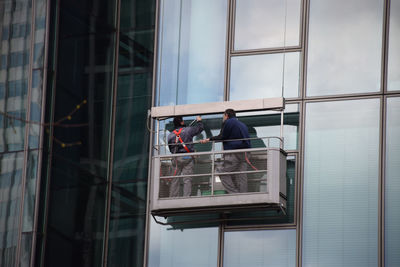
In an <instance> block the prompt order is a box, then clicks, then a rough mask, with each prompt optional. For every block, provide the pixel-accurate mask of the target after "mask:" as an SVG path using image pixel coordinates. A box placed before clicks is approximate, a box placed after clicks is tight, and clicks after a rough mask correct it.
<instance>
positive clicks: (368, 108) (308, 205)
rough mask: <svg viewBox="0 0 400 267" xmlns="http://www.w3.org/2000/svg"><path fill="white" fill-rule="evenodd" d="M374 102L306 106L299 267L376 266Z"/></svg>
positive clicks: (376, 102) (376, 118)
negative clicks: (301, 249)
mask: <svg viewBox="0 0 400 267" xmlns="http://www.w3.org/2000/svg"><path fill="white" fill-rule="evenodd" d="M379 117H380V104H379V99H367V100H354V101H336V102H322V103H309V104H307V106H306V122H305V159H304V160H305V161H304V197H303V199H304V201H303V208H304V210H303V218H304V219H303V223H304V224H303V266H353V267H354V266H360V267H364V266H377V265H378V176H379Z"/></svg>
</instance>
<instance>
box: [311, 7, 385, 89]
mask: <svg viewBox="0 0 400 267" xmlns="http://www.w3.org/2000/svg"><path fill="white" fill-rule="evenodd" d="M382 15H383V1H382V0H340V1H338V0H311V1H310V22H309V41H308V70H307V74H308V77H307V95H308V96H318V95H334V94H351V93H366V92H376V91H379V90H380V77H381V53H382V52H381V47H382V21H383V19H382Z"/></svg>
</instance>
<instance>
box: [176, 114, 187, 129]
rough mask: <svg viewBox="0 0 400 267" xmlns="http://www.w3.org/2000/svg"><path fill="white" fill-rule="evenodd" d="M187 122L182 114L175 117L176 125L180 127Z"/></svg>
mask: <svg viewBox="0 0 400 267" xmlns="http://www.w3.org/2000/svg"><path fill="white" fill-rule="evenodd" d="M184 124H185V123H184V122H183V118H182V116H176V117H175V118H174V126H175V127H180V126H183V125H184Z"/></svg>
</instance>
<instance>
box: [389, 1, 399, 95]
mask: <svg viewBox="0 0 400 267" xmlns="http://www.w3.org/2000/svg"><path fill="white" fill-rule="evenodd" d="M399 48H400V1H391V3H390V30H389V60H388V64H389V66H388V90H400V49H399Z"/></svg>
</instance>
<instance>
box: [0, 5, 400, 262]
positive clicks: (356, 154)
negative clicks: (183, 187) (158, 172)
mask: <svg viewBox="0 0 400 267" xmlns="http://www.w3.org/2000/svg"><path fill="white" fill-rule="evenodd" d="M399 47H400V1H399V0H346V1H343V0H339V1H338V0H279V1H278V0H201V1H199V0H107V1H106V0H90V1H89V0H81V1H76V0H68V1H61V0H0V266H7V267H17V266H18V267H19V266H104V267H107V266H118V267H120V266H149V267H169V266H171V267H180V266H198V267H206V266H207V267H208V266H215V267H222V266H224V267H241V266H243V267H248V266H255V267H258V266H285V267H286V266H287V267H290V266H299V267H301V266H304V267H314V266H324V267H326V266H352V267H353V266H360V267H364V266H380V267H397V266H400V254H399V251H400V141H399V140H400V139H399V137H400V52H399V51H400V50H399ZM276 97H284V98H285V110H284V113H283V124H284V127H283V137H284V142H285V143H284V149H285V151H286V152H287V153H288V157H287V173H286V178H287V198H288V199H287V212H286V214H284V215H282V214H277V213H276V212H275V211H261V212H260V211H253V210H246V209H245V210H242V211H241V212H233V213H230V214H228V215H226V217H224V218H225V219H224V220H208V221H207V222H206V223H204V221H203V222H201V221H202V219H204V218H207V219H210V217H209V214H197V215H183V216H181V217H180V218H175V219H178V220H179V219H181V220H189V221H191V223H190V224H185V225H183V224H179V223H178V224H174V225H173V224H170V223H171V219H170V218H156V217H153V216H152V215H151V213H150V199H151V197H150V188H151V186H152V178H153V177H152V168H154V166H153V165H152V162H151V157H152V155H153V153H154V149H153V148H154V144H155V143H159V142H161V143H162V142H165V140H164V139H163V138H164V136H165V134H166V133H168V132H170V131H171V128H170V127H171V122H172V120H171V118H166V119H165V120H162V121H161V123H160V124H159V125H156V123H155V122H154V121H153V120H152V119H151V117H150V111H149V110H150V109H151V107H166V108H167V107H172V106H176V105H184V104H205V103H210V102H223V101H239V102H240V101H245V100H251V99H265V98H267V99H268V98H276ZM238 118H239V120H241V121H243V122H244V123H245V124H246V125H247V126H248V128H249V131H250V135H251V137H266V136H278V135H279V131H280V129H279V128H280V127H279V125H280V113H279V112H274V111H258V112H239V113H238ZM193 119H194V117H190V116H188V117H185V120H186V121H188V122H190V121H191V120H193ZM203 121H204V124H205V125H206V127H205V130H204V132H202V133H201V135H200V136H197V137H196V140H198V139H202V138H206V137H210V136H212V135H216V134H218V132H219V130H220V125H221V115H218V114H217V115H206V116H203ZM160 133H161V134H160ZM258 145H259V146H263V144H262V143H260V144H258ZM182 201H184V200H182ZM160 222H161V223H166V224H165V225H163V224H160Z"/></svg>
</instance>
